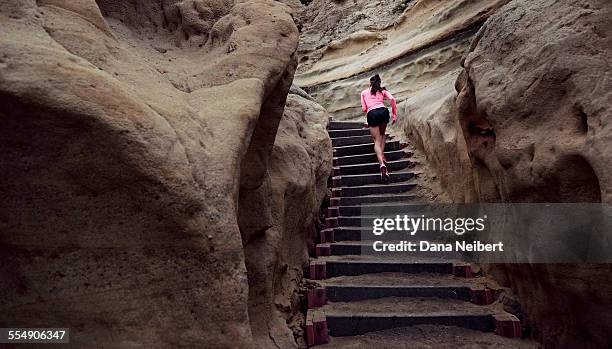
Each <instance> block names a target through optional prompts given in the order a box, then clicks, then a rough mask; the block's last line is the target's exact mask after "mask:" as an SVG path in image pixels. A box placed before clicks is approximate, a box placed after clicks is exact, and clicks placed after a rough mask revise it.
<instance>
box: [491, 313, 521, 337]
mask: <svg viewBox="0 0 612 349" xmlns="http://www.w3.org/2000/svg"><path fill="white" fill-rule="evenodd" d="M493 320H494V322H495V334H497V335H499V336H503V337H510V338H520V337H521V321H520V320H519V319H518V318H517V317H516V316H514V315H512V314H508V313H504V314H495V315H493Z"/></svg>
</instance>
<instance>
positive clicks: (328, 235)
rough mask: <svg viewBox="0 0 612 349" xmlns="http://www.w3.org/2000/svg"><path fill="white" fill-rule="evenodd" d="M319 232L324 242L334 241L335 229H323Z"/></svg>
mask: <svg viewBox="0 0 612 349" xmlns="http://www.w3.org/2000/svg"><path fill="white" fill-rule="evenodd" d="M319 234H320V235H319V237H320V240H321V243H322V244H325V243H330V242H334V229H323V230H321V231H320V232H319Z"/></svg>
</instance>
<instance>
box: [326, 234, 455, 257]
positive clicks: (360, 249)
mask: <svg viewBox="0 0 612 349" xmlns="http://www.w3.org/2000/svg"><path fill="white" fill-rule="evenodd" d="M409 240H411V239H407V241H409ZM412 241H414V242H415V243H416V244H418V240H414V239H412ZM429 241H430V242H432V241H431V240H429ZM331 255H332V256H360V255H367V256H397V257H402V256H411V257H424V258H426V257H436V258H446V259H453V258H455V259H460V258H461V253H458V252H427V251H415V252H377V251H374V248H373V247H372V245H368V246H367V248H366V246H362V245H342V244H340V245H336V244H332V245H331Z"/></svg>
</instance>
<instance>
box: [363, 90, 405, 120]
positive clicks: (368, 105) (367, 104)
mask: <svg viewBox="0 0 612 349" xmlns="http://www.w3.org/2000/svg"><path fill="white" fill-rule="evenodd" d="M385 99H388V100H389V101H390V102H391V111H392V113H393V116H394V117H396V116H397V104H396V103H395V97H393V95H392V94H391V93H389V91H387V90H383V91H382V92H381V91H378V92H376V94H375V95H373V94H372V92H370V89H367V90H363V91H362V92H361V109H362V110H363V112H364V113H367V112H369V111H370V110H372V109H376V108H381V107H383V108H386V106H385V103H384V100H385Z"/></svg>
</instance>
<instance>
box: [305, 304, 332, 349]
mask: <svg viewBox="0 0 612 349" xmlns="http://www.w3.org/2000/svg"><path fill="white" fill-rule="evenodd" d="M306 343H307V344H308V347H312V346H315V345H321V344H327V343H329V334H328V331H327V319H326V318H325V315H324V314H321V313H320V312H317V311H310V310H309V311H308V313H306Z"/></svg>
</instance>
